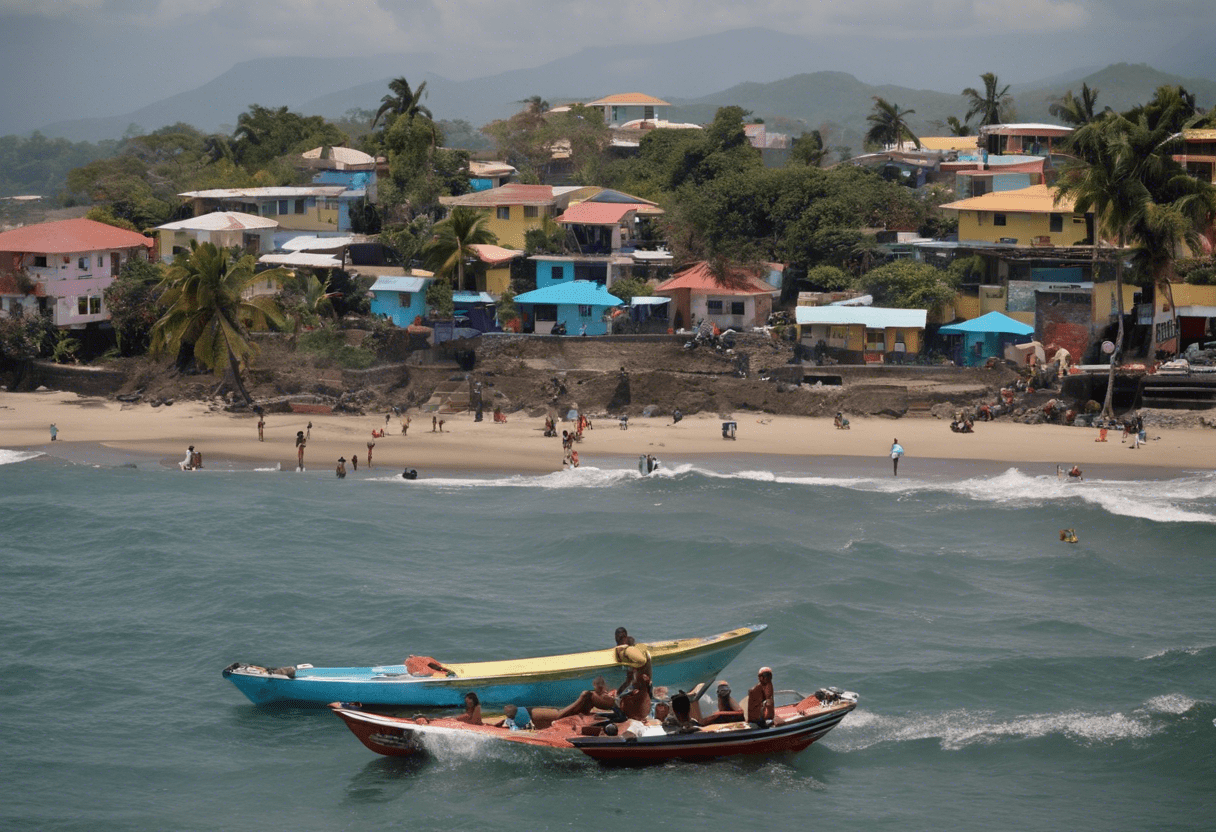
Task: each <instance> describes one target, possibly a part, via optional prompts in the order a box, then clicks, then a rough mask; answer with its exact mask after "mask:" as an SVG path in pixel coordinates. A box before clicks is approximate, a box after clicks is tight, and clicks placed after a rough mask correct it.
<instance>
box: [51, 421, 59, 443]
mask: <svg viewBox="0 0 1216 832" xmlns="http://www.w3.org/2000/svg"><path fill="white" fill-rule="evenodd" d="M58 436H59V428H57V427H55V423H54V422H51V441H52V442H54V441H55V440H56V439H57V438H58Z"/></svg>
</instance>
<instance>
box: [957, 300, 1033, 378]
mask: <svg viewBox="0 0 1216 832" xmlns="http://www.w3.org/2000/svg"><path fill="white" fill-rule="evenodd" d="M938 334H939V335H948V336H956V337H957V338H958V340H957V341H956V342H955V345H954V350H953V353H954V354H953V356H952V357H953V358H954V363H955V364H957V365H959V366H960V367H975V366H978V365H980V364H983V363H984V362H986V361H987V360H988V359H989V358H1004V356H1005V348H1006V347H1008V346H1009V345H1011V344H1021V343H1024V342H1025V341H1026V340H1027V339H1029V338H1030V337H1031V336H1032V335H1034V327H1032V326H1029V325H1027V324H1024V323H1022V322H1021V321H1015V320H1014V319H1013V318H1011V317H1009V316H1008V315H1003V314H1001V313H1000V312H989V313H988V314H987V315H981V316H980V317H978V318H976V319H974V320H971V321H964V322H963V323H961V324H951V325H950V326H944V327H942V328H941V329H939V330H938Z"/></svg>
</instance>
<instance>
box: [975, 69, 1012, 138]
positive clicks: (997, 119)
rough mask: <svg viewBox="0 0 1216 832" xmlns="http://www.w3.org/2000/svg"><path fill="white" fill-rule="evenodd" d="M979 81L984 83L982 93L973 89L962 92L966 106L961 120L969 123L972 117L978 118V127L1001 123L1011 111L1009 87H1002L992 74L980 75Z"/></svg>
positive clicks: (994, 74)
mask: <svg viewBox="0 0 1216 832" xmlns="http://www.w3.org/2000/svg"><path fill="white" fill-rule="evenodd" d="M980 80H981V81H983V82H984V91H983V92H982V93H981V92H980V91H979V90H977V89H976V88H975V87H967V89H965V90H963V95H965V96H966V97H967V105H968V106H967V115H965V116H963V120H964V121H971V117H972V116H979V117H980V121H979V126H980V127H984V126H985V125H988V124H1001V123H1003V122H1004V121H1005V120H1006V118H1007V117H1008V116H1009V114H1010V111H1011V110H1012V109H1013V96H1011V95H1010V94H1009V85H1008V84H1006V85H1005V86H1003V87H1002V86H1001V82H1000V80H999V79H998V78H997V77H996V73H993V72H984V73H981V74H980Z"/></svg>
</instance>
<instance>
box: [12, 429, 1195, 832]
mask: <svg viewBox="0 0 1216 832" xmlns="http://www.w3.org/2000/svg"><path fill="white" fill-rule="evenodd" d="M776 467H777V469H778V470H750V471H748V470H735V471H727V470H715V469H713V467H712V466H710V465H704V466H689V465H684V466H675V467H673V468H671V469H669V470H665V471H663V472H661V475H659V476H655V477H651V478H648V479H641V478H639V477H638V475H637V474H636V471H635V470H633V469H632V468H630V467H622V468H621V469H620V470H606V469H595V468H582V469H578V470H575V471H567V472H562V473H558V474H552V475H549V476H540V477H532V476H526V477H525V476H506V477H496V476H492V475H485V476H480V477H470V476H467V475H464V476H462V477H461V478H447V479H420V480H417V481H414V482H405V481H403V480H400V479H393V478H392V477H391V476H389V474H388V472H383V473H382V472H379V471H373V472H367V471H365V470H364V471H360V472H359V473H358V474H357V475H352V476H349V477H348V478H347V479H346V480H344V481H338V480H336V479H335V478H334V477H333V475H332V473H330V472H328V471H326V472H320V471H318V472H307V473H305V474H295V473H286V472H279V471H270V470H263V471H254V470H205V471H202V472H198V473H193V474H190V475H188V476H187V475H184V474H182V473H180V472H178V471H176V470H168V469H165V468H162V467H160V466H158V465H156V464H154V463H145V462H140V463H139V464H138V466H137V467H135V468H126V467H117V466H111V465H104V464H103V465H96V464H82V463H80V462H71V461H67V460H64V459H57V458H53V457H49V456H45V455H38V454H35V453H27V452H15V451H0V522H2V527H3V536H2V538H0V541H2V542H0V670H2V671H3V673H2V676H0V705H2V707H3V710H2V716H0V783H2V784H3V789H2V790H0V792H2V795H3V796H2V797H0V828H3V829H5V830H10V829H12V830H24V829H31V830H101V829H104V830H217V829H223V830H251V831H252V830H259V832H262V831H263V830H280V829H281V830H314V829H315V830H338V829H342V830H363V829H369V830H370V829H386V828H388V829H409V830H415V829H445V830H448V829H493V830H537V829H587V828H606V827H619V826H622V825H628V826H630V827H633V826H637V825H639V824H641V825H644V827H645V828H651V829H653V828H660V829H667V828H687V827H699V828H706V829H715V830H720V829H735V828H748V827H762V828H765V829H773V830H785V829H791V830H802V829H811V828H827V829H884V830H885V829H891V830H900V832H904V830H908V829H937V828H941V829H1000V830H1004V829H1009V830H1013V829H1017V830H1028V829H1034V830H1038V829H1042V830H1049V829H1050V830H1054V829H1092V830H1124V829H1126V830H1144V829H1154V830H1157V829H1180V830H1181V829H1186V830H1195V829H1214V828H1216V477H1214V476H1213V475H1212V474H1211V473H1202V474H1186V473H1180V474H1179V475H1178V476H1177V477H1176V478H1174V479H1171V480H1165V481H1155V482H1133V481H1110V480H1106V481H1090V482H1085V483H1083V484H1079V485H1065V484H1062V483H1060V482H1058V481H1057V480H1056V479H1055V478H1054V477H1049V478H1045V477H1036V476H1032V475H1029V474H1026V473H1022V472H1019V471H1018V470H1016V469H1012V468H1011V469H1009V470H1007V471H1005V472H1004V473H1000V474H997V475H995V476H981V477H966V476H963V477H956V478H950V477H935V478H931V479H916V478H912V477H909V478H900V479H899V480H894V479H892V478H885V479H884V478H876V479H868V478H865V477H851V476H840V475H833V473H832V471H831V470H830V469H824V470H820V469H819V468H817V467H816V465H815V464H812V465H811V466H810V468H809V469H808V470H801V471H798V470H793V469H792V468H791V470H789V471H784V470H780V468H781V466H780V465H778V466H776ZM1064 527H1072V528H1075V529H1076V530H1077V533H1078V535H1079V537H1080V542H1079V543H1077V544H1076V545H1068V544H1065V543H1062V542H1060V541H1059V539H1058V531H1059V529H1061V528H1064ZM760 622H762V623H766V624H768V625H769V630H768V632H767V633H765V634H764V635H763V636H761V637H760V638H759V639H757V640H756V641H755V642H754V643H753V644H752V645H751V646H749V647H748V648H747V649H746V650H745V651H744V652H743V654H742V655H741V656H740V658H739V659H737V660H736V662H735V663H734V664H733V665H732V666H731V667H730V668H728V669H727V671H726V672H725V674H724V675H725V677H726V678H727V679H729V680H730V681H731V682H732V683H733V684H734V687H735V690H736V692H741V691H743V690H745V689H746V687H747V686H748V684H749V683H750V681H751V680H752V679H753V678H754V674H755V669H756V668H757V667H758V666H759V665H761V664H768V665H771V666H772V667H773V668H774V670H775V673H776V681H777V687H778V688H794V689H798V690H801V691H803V692H810V691H812V690H814V689H815V688H818V687H820V686H825V685H837V686H840V687H844V688H848V689H850V690H855V691H857V692H858V693H859V694H860V695H861V704H860V707H859V708H858V710H857V711H856V712H855V713H853V714H852V715H850V716H849V717H848V718H846V719H845V721H844V722H843V723H842V724H841V726H840V727H838V728H837V729H836V730H835V731H834V732H832V733H831V734H829V735H828V736H827V737H826V738H825V739H824V740H823V741H822V742H820V743H817V744H816V745H813V746H812V747H811V748H810V749H808V750H807V751H805V752H803V753H802V754H799V755H796V756H790V757H778V758H772V759H744V760H725V761H718V762H714V763H710V764H686V763H673V764H670V765H664V766H660V767H657V768H644V769H627V770H614V769H605V768H601V767H599V766H597V765H596V764H595V763H593V762H591V761H590V760H586V759H583V758H582V757H578V758H573V757H566V756H562V755H560V754H557V753H555V752H552V751H543V750H535V749H520V748H505V749H504V748H497V747H495V746H493V745H487V744H485V743H483V742H475V741H470V742H468V743H456V744H453V745H450V746H446V747H442V748H436V749H435V754H434V755H433V756H432V757H430V758H426V759H417V760H399V759H398V760H394V759H388V758H383V757H379V756H377V755H375V754H372V753H371V752H370V751H368V750H367V749H365V748H364V747H363V746H362V745H360V744H359V743H358V742H357V741H356V740H355V738H354V737H353V736H352V735H351V734H350V733H349V732H348V731H347V729H346V728H345V727H344V726H343V725H342V724H341V722H340V721H339V720H338V719H337V718H335V717H333V716H332V715H330V714H329V713H328V712H326V711H323V710H307V709H293V708H279V709H272V708H257V707H255V706H253V705H251V704H249V703H248V701H247V700H245V699H244V697H242V696H241V694H240V693H239V692H238V691H237V690H236V688H234V687H233V686H232V685H231V684H229V683H228V682H226V681H225V680H223V679H222V678H221V676H220V670H221V669H222V668H223V667H224V666H225V665H227V664H229V663H231V662H233V661H236V660H245V661H254V662H258V663H270V664H276V665H277V664H290V663H297V662H312V663H313V664H318V665H320V664H342V665H358V664H373V663H381V662H388V661H393V660H400V659H402V658H404V657H405V656H406V655H407V654H408V653H411V652H413V653H425V654H429V655H433V656H436V657H438V658H440V659H441V660H477V659H490V658H498V657H504V656H522V655H528V654H542V653H549V652H568V651H575V650H583V649H589V648H592V647H595V646H600V645H606V644H608V643H609V641H610V640H611V635H612V631H613V629H614V628H615V627H617V626H618V625H625V626H627V627H628V628H629V630H630V632H631V633H633V634H635V635H637V636H638V637H640V638H641V639H650V638H653V639H658V638H667V637H676V636H688V635H699V634H708V633H712V632H719V631H722V630H725V629H728V628H731V627H734V626H738V625H741V624H745V623H760Z"/></svg>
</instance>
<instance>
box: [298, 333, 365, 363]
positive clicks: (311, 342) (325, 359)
mask: <svg viewBox="0 0 1216 832" xmlns="http://www.w3.org/2000/svg"><path fill="white" fill-rule="evenodd" d="M296 349H297V350H298V351H299V352H302V353H307V354H309V355H315V356H317V357H319V358H320V359H321V363H322V364H325V363H332V364H336V365H338V366H339V367H345V368H346V369H348V370H366V369H367V368H368V367H370V366H372V364H374V363H375V361H376V356H375V354H374V353H373V352H371V351H370V350H366V349H363V348H362V347H355V346H351V345H350V344H348V343H346V336H345V335H343V334H342V330H340V329H334V328H333V327H324V328H323V329H317V330H314V331H312V332H306V333H304V334H302V335H301V336H300V337H299V339H298V340H297V341H296Z"/></svg>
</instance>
